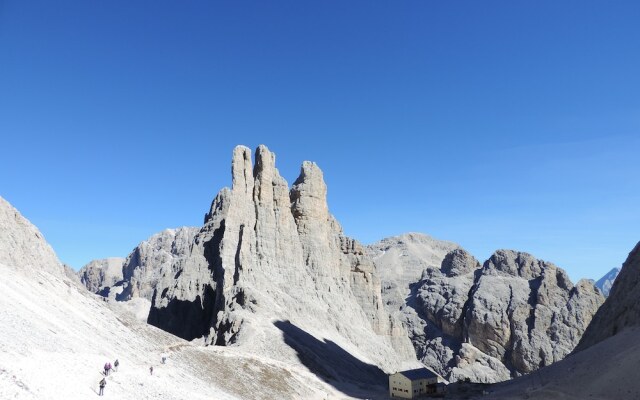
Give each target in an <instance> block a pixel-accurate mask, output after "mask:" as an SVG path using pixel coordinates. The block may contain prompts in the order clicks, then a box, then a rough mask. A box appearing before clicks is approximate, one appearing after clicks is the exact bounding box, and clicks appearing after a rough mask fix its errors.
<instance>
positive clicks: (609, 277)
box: [596, 268, 620, 297]
mask: <svg viewBox="0 0 640 400" xmlns="http://www.w3.org/2000/svg"><path fill="white" fill-rule="evenodd" d="M619 273H620V268H612V269H611V271H609V272H607V273H606V274H604V276H603V277H602V278H600V279H598V280H597V281H596V287H597V288H598V289H600V291H601V292H602V294H604V296H605V297H608V296H609V292H610V291H611V287H612V286H613V282H614V281H615V280H616V278H617V277H618V274H619Z"/></svg>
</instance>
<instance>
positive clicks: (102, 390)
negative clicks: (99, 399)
mask: <svg viewBox="0 0 640 400" xmlns="http://www.w3.org/2000/svg"><path fill="white" fill-rule="evenodd" d="M99 385H100V392H99V393H98V396H104V387H105V386H107V378H102V380H101V381H100V383H99Z"/></svg>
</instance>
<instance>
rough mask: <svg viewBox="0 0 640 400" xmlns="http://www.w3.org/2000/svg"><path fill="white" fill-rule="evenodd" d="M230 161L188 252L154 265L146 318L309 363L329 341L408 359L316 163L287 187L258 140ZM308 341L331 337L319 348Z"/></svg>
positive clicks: (371, 270) (388, 361) (369, 266)
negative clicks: (224, 184)
mask: <svg viewBox="0 0 640 400" xmlns="http://www.w3.org/2000/svg"><path fill="white" fill-rule="evenodd" d="M231 170H232V186H231V188H230V189H227V188H225V189H223V190H222V191H220V193H219V194H218V195H217V196H216V198H215V199H214V201H213V203H212V205H211V209H210V211H209V213H207V215H206V218H205V225H204V226H203V227H202V229H201V230H200V231H199V232H198V233H197V234H196V235H195V237H194V239H193V242H192V244H191V245H190V247H189V250H188V252H187V254H186V255H185V256H184V257H181V258H179V259H178V260H176V261H175V262H173V263H172V265H171V267H166V268H161V270H162V272H161V277H162V278H161V279H160V280H158V282H157V284H156V285H155V289H154V292H153V296H152V300H153V305H152V308H151V311H150V314H149V319H148V321H149V322H150V323H152V324H154V325H156V326H158V327H161V328H162V329H165V330H167V331H169V332H173V333H175V334H177V335H179V336H182V337H184V338H187V339H193V338H196V337H201V336H205V337H206V341H207V342H209V343H213V344H218V345H230V344H241V345H243V346H244V347H245V348H249V349H252V350H253V351H256V352H257V353H259V354H270V355H273V356H274V357H278V358H282V357H285V358H286V357H297V358H300V357H302V358H304V359H306V360H312V362H311V364H313V365H315V366H316V367H317V366H318V365H319V364H320V363H319V362H313V360H317V359H318V357H323V356H322V355H321V354H320V353H322V352H329V350H328V349H330V352H336V351H338V350H340V349H346V350H348V351H349V352H350V353H351V354H356V355H358V357H361V358H362V359H365V360H368V361H369V362H372V363H374V364H376V365H379V366H382V367H383V368H385V369H388V370H392V369H397V368H399V367H400V364H401V361H403V360H405V361H409V362H410V361H411V360H414V362H415V354H414V353H413V349H412V347H411V344H410V342H409V341H408V339H407V337H406V333H405V332H404V329H403V327H402V325H401V324H400V323H399V322H398V321H394V320H393V318H392V317H391V316H390V315H389V314H388V313H387V312H386V311H385V309H384V306H383V303H382V297H381V294H380V293H381V284H380V280H379V278H378V277H377V275H376V273H375V267H374V264H373V262H372V261H371V259H370V258H369V257H368V256H367V255H366V254H365V252H364V248H363V247H362V246H361V245H360V244H359V243H357V242H356V241H354V240H352V239H350V238H347V237H346V236H344V234H343V233H342V230H341V228H340V225H339V224H338V223H337V221H336V220H335V219H334V218H333V216H332V215H331V214H330V213H329V209H328V206H327V202H326V190H327V188H326V185H325V183H324V179H323V175H322V171H321V170H320V169H319V168H318V166H317V165H316V164H314V163H310V162H305V163H303V165H302V168H301V172H300V176H299V177H298V179H297V180H296V181H295V183H294V184H293V186H292V188H291V190H290V189H289V187H288V185H287V182H286V181H285V180H284V179H283V178H282V177H281V176H280V174H279V172H278V170H277V169H276V167H275V155H274V154H273V153H271V152H270V151H269V150H268V149H267V148H266V147H264V146H260V147H259V148H258V149H257V151H256V155H255V166H254V165H253V162H252V157H251V151H250V150H249V149H248V148H246V147H242V146H239V147H237V148H236V149H235V150H234V154H233V160H232V168H231ZM283 338H284V341H283ZM301 338H305V340H302V339H301ZM323 338H324V339H323ZM316 340H320V342H322V340H324V343H325V345H323V346H321V347H327V346H329V345H328V343H331V345H330V346H329V347H327V348H324V349H322V350H321V351H319V349H318V348H316V346H313V345H311V342H313V343H316V342H315V341H316ZM325 372H326V373H327V374H328V375H332V376H333V375H334V374H335V375H339V374H338V373H335V371H325Z"/></svg>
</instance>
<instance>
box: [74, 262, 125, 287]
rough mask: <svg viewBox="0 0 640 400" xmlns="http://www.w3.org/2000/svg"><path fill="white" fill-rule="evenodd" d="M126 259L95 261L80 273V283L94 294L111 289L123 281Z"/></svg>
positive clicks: (81, 269)
mask: <svg viewBox="0 0 640 400" xmlns="http://www.w3.org/2000/svg"><path fill="white" fill-rule="evenodd" d="M123 263H124V258H120V257H110V258H103V259H100V260H93V261H91V262H89V263H88V264H87V265H85V266H84V267H82V268H80V270H79V271H78V277H79V278H80V282H82V284H83V285H84V286H85V287H86V288H87V290H89V291H90V292H92V293H98V292H100V291H101V290H103V289H104V288H105V287H111V286H113V285H115V284H116V283H117V282H119V281H121V280H122V264H123Z"/></svg>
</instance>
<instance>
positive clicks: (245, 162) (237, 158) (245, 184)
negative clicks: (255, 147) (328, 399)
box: [231, 146, 253, 194]
mask: <svg viewBox="0 0 640 400" xmlns="http://www.w3.org/2000/svg"><path fill="white" fill-rule="evenodd" d="M231 190H233V192H234V193H238V192H242V193H245V194H252V193H253V162H252V160H251V149H249V148H248V147H245V146H236V148H234V149H233V157H232V160H231Z"/></svg>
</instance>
